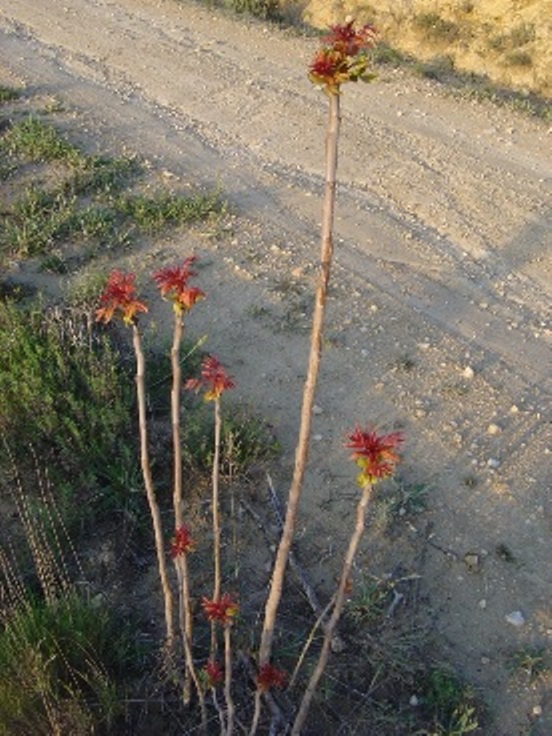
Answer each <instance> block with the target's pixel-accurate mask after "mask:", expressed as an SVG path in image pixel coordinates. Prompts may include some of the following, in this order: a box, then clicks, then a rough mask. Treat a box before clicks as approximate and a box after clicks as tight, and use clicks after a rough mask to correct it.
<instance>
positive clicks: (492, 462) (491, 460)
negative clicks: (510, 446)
mask: <svg viewBox="0 0 552 736" xmlns="http://www.w3.org/2000/svg"><path fill="white" fill-rule="evenodd" d="M487 465H488V466H489V468H492V469H493V470H495V469H496V468H498V466H499V465H500V460H497V459H496V457H490V458H489V459H488V460H487Z"/></svg>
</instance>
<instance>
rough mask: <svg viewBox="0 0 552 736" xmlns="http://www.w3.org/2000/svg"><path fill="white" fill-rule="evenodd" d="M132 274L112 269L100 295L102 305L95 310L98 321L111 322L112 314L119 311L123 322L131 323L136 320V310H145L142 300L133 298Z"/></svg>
mask: <svg viewBox="0 0 552 736" xmlns="http://www.w3.org/2000/svg"><path fill="white" fill-rule="evenodd" d="M134 279H135V277H134V274H133V273H122V272H121V271H112V272H111V274H110V275H109V278H108V280H107V284H106V287H105V289H104V290H103V292H102V294H101V296H100V304H101V305H102V306H101V307H100V308H99V309H97V310H96V320H97V321H98V322H105V323H106V324H107V323H108V322H111V320H112V319H113V317H114V315H115V314H117V313H120V314H121V316H122V318H123V322H124V323H125V324H126V325H131V324H133V323H134V322H135V320H136V314H137V313H138V312H147V311H148V308H147V307H146V305H145V304H142V302H139V301H138V300H137V299H135V298H134V296H135V292H136V287H135V286H134Z"/></svg>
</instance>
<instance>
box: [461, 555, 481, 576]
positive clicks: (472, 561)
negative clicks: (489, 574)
mask: <svg viewBox="0 0 552 736" xmlns="http://www.w3.org/2000/svg"><path fill="white" fill-rule="evenodd" d="M464 562H465V563H466V567H467V568H468V570H469V571H470V572H479V571H480V570H481V558H480V557H479V555H478V554H476V553H475V552H467V553H466V554H465V555H464Z"/></svg>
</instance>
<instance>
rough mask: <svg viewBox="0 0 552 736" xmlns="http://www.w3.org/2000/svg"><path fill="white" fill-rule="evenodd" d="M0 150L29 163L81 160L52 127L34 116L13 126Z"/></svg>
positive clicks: (79, 155) (77, 152) (3, 139)
mask: <svg viewBox="0 0 552 736" xmlns="http://www.w3.org/2000/svg"><path fill="white" fill-rule="evenodd" d="M1 148H2V149H3V150H4V151H6V152H7V153H9V154H11V155H15V156H19V157H21V158H23V159H25V160H29V161H65V162H67V163H70V164H74V163H76V162H78V161H79V160H80V158H81V154H80V153H79V151H78V150H77V149H76V148H75V147H74V146H72V145H71V144H70V143H68V142H67V141H66V140H65V139H64V138H63V137H62V136H61V135H60V134H59V133H58V132H57V130H56V129H55V128H54V127H53V126H51V125H47V124H46V123H44V122H43V121H42V120H40V118H38V117H36V116H34V115H29V116H28V117H26V118H25V119H24V120H22V121H21V122H18V123H16V124H15V125H13V126H12V127H11V128H10V129H9V130H8V132H7V133H6V134H5V135H4V136H3V138H2V141H1Z"/></svg>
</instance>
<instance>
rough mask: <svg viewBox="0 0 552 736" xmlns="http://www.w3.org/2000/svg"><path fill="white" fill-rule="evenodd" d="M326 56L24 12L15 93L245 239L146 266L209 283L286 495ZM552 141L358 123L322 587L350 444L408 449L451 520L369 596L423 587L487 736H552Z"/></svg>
mask: <svg viewBox="0 0 552 736" xmlns="http://www.w3.org/2000/svg"><path fill="white" fill-rule="evenodd" d="M314 46H315V41H313V40H312V39H304V38H299V37H297V36H296V35H294V34H291V33H287V32H284V31H279V30H277V29H275V28H272V27H265V26H264V25H262V24H259V23H247V22H244V21H243V19H242V20H239V21H237V20H235V19H232V18H229V17H226V16H225V15H223V14H220V13H217V12H215V11H213V10H209V9H205V8H202V7H200V6H196V5H195V4H193V3H191V2H189V1H188V0H181V1H180V2H174V1H173V0H64V2H63V3H60V2H57V0H17V2H16V3H14V2H11V0H0V73H1V77H2V79H1V81H2V82H3V83H11V84H24V85H26V86H27V87H28V88H29V89H30V90H33V91H35V92H38V93H40V94H42V95H44V96H45V98H46V97H50V98H51V99H55V100H56V101H58V102H60V103H62V104H63V105H64V106H65V107H66V109H67V110H71V111H72V112H74V118H75V124H76V125H78V126H79V128H80V131H81V133H82V138H83V140H86V139H89V140H99V141H102V145H103V146H104V148H105V145H106V144H107V145H112V146H115V147H118V148H119V149H125V150H126V151H135V152H137V153H138V154H140V155H143V156H146V157H147V158H148V159H149V160H150V161H151V163H152V166H154V167H156V168H159V170H160V171H163V172H165V178H166V180H167V181H171V180H172V179H174V178H175V177H176V179H179V178H182V179H183V180H190V179H193V180H195V181H197V182H200V183H201V182H203V183H211V184H212V183H213V182H217V183H218V184H219V185H220V187H221V190H222V191H223V192H224V193H225V194H227V195H228V197H229V201H230V203H231V206H232V208H233V209H234V210H235V211H236V212H238V213H239V216H238V217H237V218H236V220H235V225H234V231H233V234H227V235H226V237H224V238H219V239H199V240H198V239H197V238H196V239H194V240H193V241H192V240H190V241H189V242H165V243H161V244H158V245H157V246H156V249H155V251H154V252H150V253H144V252H140V253H135V254H131V255H130V256H128V257H127V262H126V264H125V265H127V266H129V267H133V268H134V269H135V270H137V271H141V270H142V269H145V270H150V269H151V268H152V265H151V264H152V263H153V262H155V267H157V266H159V265H162V264H163V263H164V262H166V261H171V262H172V261H173V260H174V258H175V257H181V256H182V255H187V254H189V252H190V249H191V248H193V249H194V250H195V251H196V253H197V254H198V255H199V256H200V258H202V260H203V262H204V267H203V268H202V272H201V279H202V286H203V287H204V288H205V290H206V291H207V292H208V295H209V298H208V300H206V301H205V303H204V304H202V305H201V308H198V309H197V311H196V313H195V314H194V316H193V327H192V328H193V329H194V331H197V332H198V333H202V332H207V333H208V335H209V345H210V348H211V349H212V350H213V351H214V352H215V353H216V354H217V355H219V357H220V358H221V359H222V360H224V362H225V363H226V364H227V365H229V366H231V368H232V372H233V374H234V376H235V378H236V381H237V383H238V392H239V394H240V396H241V398H242V399H244V400H246V401H248V402H250V403H251V404H254V405H256V406H257V407H258V410H259V412H260V413H261V414H262V415H263V416H264V417H266V418H267V420H268V421H270V422H271V423H272V424H273V425H274V426H275V428H276V431H277V433H278V436H279V438H280V440H281V442H282V444H283V447H284V456H283V459H282V462H281V467H280V468H279V470H278V469H277V471H276V473H275V480H276V482H277V483H278V485H279V486H280V487H281V489H282V491H284V490H285V487H286V483H287V480H288V479H289V467H290V461H291V457H292V453H293V444H294V438H295V432H296V424H297V417H298V406H299V402H300V395H301V389H302V381H303V377H304V371H305V362H306V360H305V358H306V351H307V344H306V338H305V329H306V327H307V325H308V312H309V309H310V296H309V295H310V293H311V286H312V282H313V279H314V276H315V273H316V259H317V256H318V235H317V233H318V224H319V219H320V201H321V197H320V195H321V191H322V186H323V179H322V172H323V153H324V135H325V124H326V116H327V104H326V100H325V98H324V96H323V95H322V94H321V93H320V92H318V91H317V90H315V89H313V88H312V86H311V85H310V84H309V83H308V81H307V79H306V75H305V70H306V66H307V64H308V61H309V59H310V56H311V54H312V51H313V48H314ZM550 137H551V136H550V131H548V130H547V129H546V126H545V125H544V124H543V123H541V122H539V121H536V120H530V119H528V118H525V117H522V116H520V115H518V114H516V113H513V112H510V111H508V110H505V109H497V108H494V107H491V106H485V105H481V104H475V103H471V102H468V101H465V100H464V101H463V100H458V99H454V98H452V97H450V96H447V95H446V93H445V91H444V90H443V89H440V88H438V87H436V86H434V85H433V84H432V83H431V82H429V81H426V80H420V79H414V78H412V77H410V76H407V75H406V74H405V73H404V72H401V71H385V72H383V73H382V74H381V76H380V79H379V81H378V82H377V83H376V84H374V85H371V86H369V87H368V86H351V88H349V89H347V90H346V92H345V94H344V98H343V125H342V140H341V146H340V167H339V181H340V184H339V187H338V207H337V222H336V266H335V271H334V281H333V284H334V286H333V294H332V299H331V303H330V307H329V314H328V319H327V327H326V334H327V349H326V352H325V356H324V361H323V370H322V376H321V380H320V385H319V390H318V396H317V405H318V410H317V414H316V417H315V419H314V437H313V443H312V451H311V460H312V464H311V471H310V472H309V475H308V478H307V481H306V489H305V496H304V501H303V505H302V511H301V520H300V533H301V545H302V547H303V549H304V550H306V552H305V555H304V556H306V557H307V559H310V560H311V562H312V564H311V570H312V573H313V575H314V577H315V579H316V580H317V581H318V582H319V583H320V584H321V585H323V583H324V581H329V580H331V578H332V575H333V574H334V572H335V570H337V567H338V565H339V554H338V551H339V549H340V545H341V543H342V542H343V540H344V538H345V536H346V533H347V530H348V528H349V521H350V518H351V514H352V505H353V504H354V500H353V499H354V486H353V476H354V472H353V469H352V468H351V467H350V465H349V463H348V461H347V458H346V455H345V453H344V451H343V448H342V442H343V438H344V435H345V434H346V433H347V432H348V431H349V430H350V429H352V428H353V427H354V425H355V424H357V423H360V424H362V425H365V424H368V423H372V422H375V423H376V424H377V425H378V426H380V427H383V428H392V427H396V426H401V427H404V431H405V434H406V437H407V442H406V446H405V462H404V468H403V475H404V476H405V478H406V479H407V480H408V482H409V483H423V484H426V485H427V487H428V489H429V492H428V499H427V501H428V509H427V511H426V512H425V513H424V514H423V515H422V516H421V517H419V518H416V519H415V520H414V521H413V522H411V523H410V524H405V525H404V526H403V527H402V532H401V537H400V539H399V540H398V541H395V542H393V543H392V544H390V543H389V540H388V539H387V540H386V539H384V538H381V539H379V538H377V537H374V538H373V539H370V538H369V535H367V539H366V542H365V544H364V546H363V548H362V551H361V554H360V556H359V560H358V565H357V575H358V576H359V577H361V576H362V575H363V574H366V573H367V572H373V573H374V574H377V575H382V574H384V573H386V572H390V570H391V569H392V568H393V567H394V566H395V565H396V564H398V563H399V562H400V563H402V564H403V565H405V566H406V567H407V568H408V569H409V570H410V571H411V572H415V573H419V574H420V575H421V576H422V586H423V590H424V593H425V595H426V596H427V606H428V618H430V619H431V620H432V621H433V625H434V627H435V631H436V632H437V633H438V635H439V637H440V638H441V639H442V641H443V642H444V643H445V646H446V649H447V652H448V656H449V658H450V660H451V661H453V662H454V664H455V665H456V666H457V667H458V669H459V671H460V672H462V673H463V675H464V676H465V677H467V678H468V679H469V680H470V681H471V682H472V683H473V684H474V686H475V687H476V688H478V689H479V690H480V691H481V693H482V695H483V697H484V699H485V700H486V701H487V703H488V704H489V708H490V711H491V713H492V715H493V716H494V719H495V726H494V727H493V730H492V731H488V733H489V736H516V735H518V734H527V733H532V734H545V733H550V732H551V729H552V721H551V720H550V718H551V717H550V710H551V708H552V700H551V699H550V694H549V693H548V694H547V692H546V690H545V683H543V682H540V683H538V684H536V685H535V686H532V687H530V686H528V685H527V684H524V683H523V682H519V681H518V680H515V679H513V678H512V676H511V674H510V673H509V671H508V669H507V666H506V663H507V659H508V657H509V655H510V654H511V653H512V652H514V651H516V650H519V649H521V648H524V647H528V646H537V645H538V646H543V645H546V644H547V643H549V637H550V633H551V630H552V622H551V618H550V608H549V604H550V600H551V599H552V597H551V592H552V579H551V575H550V564H549V563H550V553H549V550H550V505H549V504H550V496H549V484H550V455H549V452H550V451H549V449H548V448H547V442H549V440H550V434H549V418H547V412H549V408H550V407H549V403H548V396H549V394H547V389H549V388H550V385H549V372H550V352H549V347H548V345H547V337H549V334H550V333H549V329H547V318H548V316H549V306H550V291H549V285H550V275H551V269H550V251H549V245H550V229H549V226H550V212H549V206H550V175H551V172H552V165H551V160H550V155H549V150H550ZM157 319H158V321H159V322H160V323H162V321H163V319H167V318H166V317H163V316H162V314H161V313H159V315H157ZM500 545H503V546H504V545H506V547H507V549H508V550H509V551H510V552H511V555H512V557H513V560H512V559H511V558H509V559H510V561H508V560H507V559H504V557H505V555H504V554H500V553H499V552H500V550H502V552H503V551H504V547H503V546H502V547H501V546H500ZM497 548H498V550H499V552H497ZM420 550H422V551H423V554H420V553H419V552H420ZM469 553H472V554H474V555H476V556H477V559H478V561H479V565H478V566H477V571H475V572H472V571H470V567H469V566H467V565H466V562H465V555H466V554H469ZM507 557H509V556H508V555H507ZM469 559H470V560H472V558H469ZM317 561H318V562H317ZM514 611H520V612H521V613H522V614H523V624H522V625H521V626H514V625H512V624H511V623H508V621H507V620H506V617H507V616H508V614H511V613H512V612H514ZM539 709H540V710H539ZM531 729H532V730H531Z"/></svg>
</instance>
